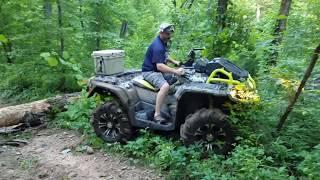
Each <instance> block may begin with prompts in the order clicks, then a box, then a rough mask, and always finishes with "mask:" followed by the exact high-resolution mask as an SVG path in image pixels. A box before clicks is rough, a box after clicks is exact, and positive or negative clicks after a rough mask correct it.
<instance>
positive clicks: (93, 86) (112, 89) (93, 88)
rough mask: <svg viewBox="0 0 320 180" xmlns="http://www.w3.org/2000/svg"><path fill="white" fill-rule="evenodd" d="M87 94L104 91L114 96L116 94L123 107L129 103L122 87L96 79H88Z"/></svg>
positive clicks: (91, 94)
mask: <svg viewBox="0 0 320 180" xmlns="http://www.w3.org/2000/svg"><path fill="white" fill-rule="evenodd" d="M88 93H89V95H88V97H91V96H93V95H94V94H95V93H97V94H102V93H103V94H105V93H112V94H113V95H114V96H116V97H117V98H118V99H119V100H120V103H121V105H122V106H124V107H125V108H128V105H129V97H128V94H127V93H126V92H125V90H123V89H122V88H120V87H118V86H115V85H112V84H107V83H104V82H97V81H90V87H89V92H88Z"/></svg>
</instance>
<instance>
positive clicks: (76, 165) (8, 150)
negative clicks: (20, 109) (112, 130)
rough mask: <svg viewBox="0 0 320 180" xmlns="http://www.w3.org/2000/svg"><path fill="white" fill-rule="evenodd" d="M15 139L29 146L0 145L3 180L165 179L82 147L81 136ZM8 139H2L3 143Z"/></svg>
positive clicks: (60, 133) (42, 133) (52, 133)
mask: <svg viewBox="0 0 320 180" xmlns="http://www.w3.org/2000/svg"><path fill="white" fill-rule="evenodd" d="M24 134H25V133H24ZM27 136H29V137H27ZM11 138H12V137H11ZM13 138H19V139H27V141H28V144H26V145H24V146H21V147H14V146H10V145H0V179H1V180H14V179H21V180H22V179H23V180H29V179H30V180H35V179H54V180H60V179H61V180H67V179H79V180H81V179H85V180H91V179H92V180H93V179H130V180H134V179H164V177H163V176H162V175H160V174H159V172H156V171H155V170H152V169H148V168H146V167H141V166H138V165H134V163H132V159H128V158H124V157H121V156H120V155H114V154H111V153H104V152H100V151H99V150H93V149H92V148H91V147H87V146H85V147H83V146H81V135H80V134H78V133H77V132H74V131H67V130H61V129H42V130H39V131H36V132H30V133H29V135H28V134H27V135H26V136H25V137H23V136H22V137H21V135H20V136H18V137H13ZM6 139H8V137H7V136H4V135H0V143H1V142H3V141H5V140H6ZM79 148H80V149H83V151H80V152H79Z"/></svg>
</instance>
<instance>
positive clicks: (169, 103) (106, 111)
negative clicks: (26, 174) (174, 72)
mask: <svg viewBox="0 0 320 180" xmlns="http://www.w3.org/2000/svg"><path fill="white" fill-rule="evenodd" d="M196 50H201V49H192V50H191V51H190V53H189V56H188V57H189V59H188V61H187V62H186V63H185V64H184V65H183V66H182V67H183V68H184V69H185V72H186V73H185V75H184V76H181V77H179V78H178V81H177V82H176V83H175V84H174V85H172V86H171V89H170V92H169V94H168V96H167V98H166V102H165V103H164V105H163V107H162V109H161V114H162V116H163V117H166V118H167V119H168V120H169V121H168V122H166V123H163V124H160V123H157V122H155V121H153V113H154V108H155V102H156V95H157V91H158V89H156V88H155V87H153V86H152V85H151V84H150V83H148V82H147V81H145V80H144V79H143V78H142V75H141V71H135V70H131V71H127V72H124V73H120V74H116V75H109V76H101V75H96V76H95V77H92V78H91V79H90V81H89V83H88V87H89V96H92V95H94V94H95V93H96V94H99V95H101V96H111V97H112V98H111V99H112V100H108V101H106V102H105V104H102V105H100V106H99V107H98V108H97V109H96V110H95V112H94V114H93V117H92V121H91V123H92V125H93V128H94V130H95V132H96V134H97V135H98V136H99V137H101V138H102V139H103V140H104V141H106V142H109V143H113V142H126V141H128V140H130V139H131V138H133V137H134V134H135V131H136V129H137V128H149V129H152V130H157V131H167V132H169V131H179V133H180V137H181V140H182V142H183V143H184V144H185V145H190V144H194V143H199V144H201V145H203V146H204V147H205V148H206V149H207V150H213V151H214V152H215V153H218V154H226V153H228V152H229V151H230V150H232V148H233V144H234V142H235V135H234V129H233V128H232V127H231V125H230V122H229V121H228V114H229V109H228V107H230V106H227V104H235V103H252V102H256V101H259V96H258V95H257V94H256V93H257V91H256V85H255V82H254V80H253V79H252V78H251V76H250V74H249V73H248V72H247V71H246V70H243V69H241V68H239V67H238V66H236V65H235V64H233V63H231V62H230V61H228V60H226V59H224V58H215V59H213V60H212V61H208V60H207V59H204V58H198V59H196V58H195V51H196ZM109 99H110V98H109Z"/></svg>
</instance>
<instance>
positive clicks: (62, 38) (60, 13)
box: [57, 0, 64, 57]
mask: <svg viewBox="0 0 320 180" xmlns="http://www.w3.org/2000/svg"><path fill="white" fill-rule="evenodd" d="M57 7H58V26H59V38H60V51H59V54H60V56H61V57H63V51H64V37H63V31H62V27H63V24H62V8H61V1H60V0H57Z"/></svg>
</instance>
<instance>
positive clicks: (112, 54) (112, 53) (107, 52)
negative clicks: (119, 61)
mask: <svg viewBox="0 0 320 180" xmlns="http://www.w3.org/2000/svg"><path fill="white" fill-rule="evenodd" d="M92 56H98V57H101V56H103V57H123V56H124V50H115V49H108V50H101V51H93V52H92Z"/></svg>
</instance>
